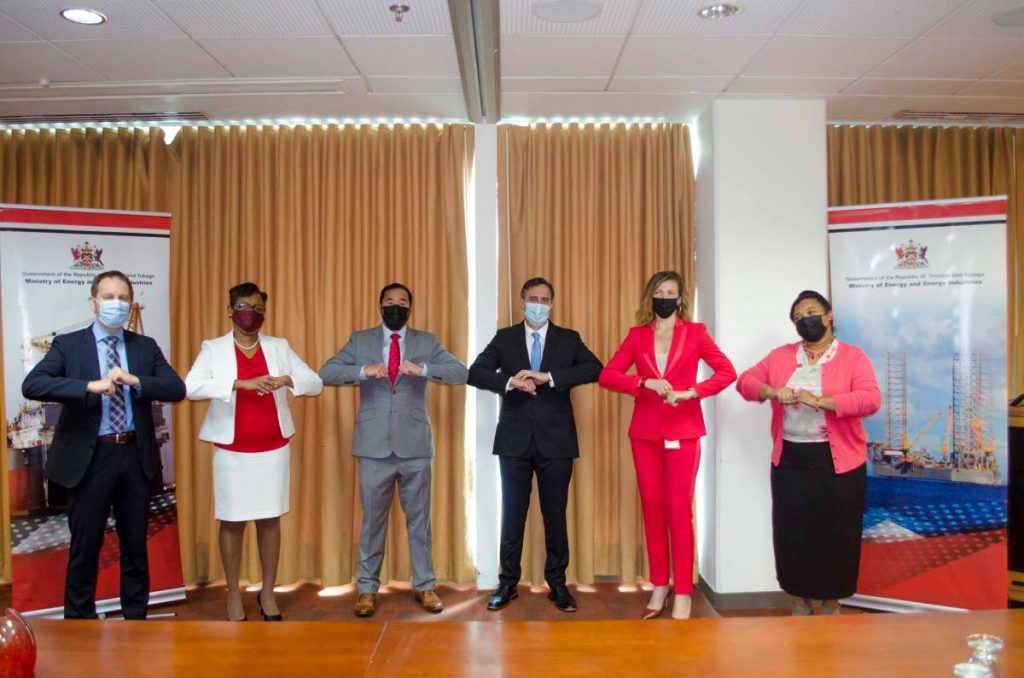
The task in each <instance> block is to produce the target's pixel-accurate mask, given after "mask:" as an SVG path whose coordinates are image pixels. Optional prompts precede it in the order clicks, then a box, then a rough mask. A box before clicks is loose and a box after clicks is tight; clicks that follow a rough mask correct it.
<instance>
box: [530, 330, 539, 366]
mask: <svg viewBox="0 0 1024 678" xmlns="http://www.w3.org/2000/svg"><path fill="white" fill-rule="evenodd" d="M540 353H541V351H540V332H534V333H533V348H531V349H530V369H531V370H533V371H534V372H539V371H540Z"/></svg>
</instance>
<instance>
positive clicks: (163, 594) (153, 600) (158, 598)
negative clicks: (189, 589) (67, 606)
mask: <svg viewBox="0 0 1024 678" xmlns="http://www.w3.org/2000/svg"><path fill="white" fill-rule="evenodd" d="M181 600H185V587H184V586H182V587H179V588H176V589H166V590H164V591H153V592H152V593H150V594H149V607H153V606H155V605H164V604H166V603H176V602H178V601H181ZM120 610H121V601H120V600H119V599H117V598H107V599H106V600H97V601H96V612H97V614H99V615H100V618H101V619H103V618H104V615H108V614H113V613H115V612H120ZM21 614H22V615H24V616H25V617H33V618H35V619H63V618H64V608H63V607H48V608H46V609H45V610H31V611H29V612H22V613H21Z"/></svg>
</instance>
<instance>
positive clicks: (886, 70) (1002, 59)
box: [871, 39, 1024, 79]
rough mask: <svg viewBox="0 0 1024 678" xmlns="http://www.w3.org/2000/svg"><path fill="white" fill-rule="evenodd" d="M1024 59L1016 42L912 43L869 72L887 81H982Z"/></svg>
mask: <svg viewBox="0 0 1024 678" xmlns="http://www.w3.org/2000/svg"><path fill="white" fill-rule="evenodd" d="M1022 57H1024V41H1019V40H979V39H972V40H951V39H922V40H915V41H914V42H912V43H911V44H910V45H908V46H907V47H906V49H904V50H902V51H900V52H899V53H898V54H896V55H894V56H893V57H892V58H891V59H889V60H888V61H886V62H885V63H883V64H881V65H880V66H878V67H877V68H876V69H874V70H873V71H871V76H872V77H875V76H878V77H886V78H940V79H942V78H949V79H956V78H963V79H971V78H984V77H985V76H987V75H991V74H992V73H994V72H995V71H998V70H999V69H1000V68H1003V67H1005V66H1007V65H1009V64H1011V63H1013V62H1014V61H1016V60H1017V59H1020V58H1022Z"/></svg>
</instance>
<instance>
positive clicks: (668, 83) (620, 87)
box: [608, 76, 732, 93]
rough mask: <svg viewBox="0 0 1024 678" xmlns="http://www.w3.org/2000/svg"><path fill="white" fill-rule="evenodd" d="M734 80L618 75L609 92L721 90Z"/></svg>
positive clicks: (728, 78) (723, 78)
mask: <svg viewBox="0 0 1024 678" xmlns="http://www.w3.org/2000/svg"><path fill="white" fill-rule="evenodd" d="M731 81H732V78H731V77H728V76H727V77H710V78H699V77H692V76H691V77H688V78H685V77H654V78H632V77H622V76H619V77H616V78H615V79H614V80H612V84H611V85H609V87H608V91H609V92H677V93H687V92H721V91H722V90H724V89H725V87H726V85H728V84H729V83H730V82H731Z"/></svg>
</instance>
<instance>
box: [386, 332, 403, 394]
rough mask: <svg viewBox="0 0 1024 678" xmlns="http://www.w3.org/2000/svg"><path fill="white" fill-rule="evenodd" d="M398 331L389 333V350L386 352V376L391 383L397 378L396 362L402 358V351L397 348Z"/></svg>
mask: <svg viewBox="0 0 1024 678" xmlns="http://www.w3.org/2000/svg"><path fill="white" fill-rule="evenodd" d="M398 338H399V335H398V332H395V333H394V334H392V335H391V352H390V353H388V378H389V379H391V383H392V384H393V383H395V379H398V363H399V361H400V360H401V359H402V352H401V350H399V348H398Z"/></svg>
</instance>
